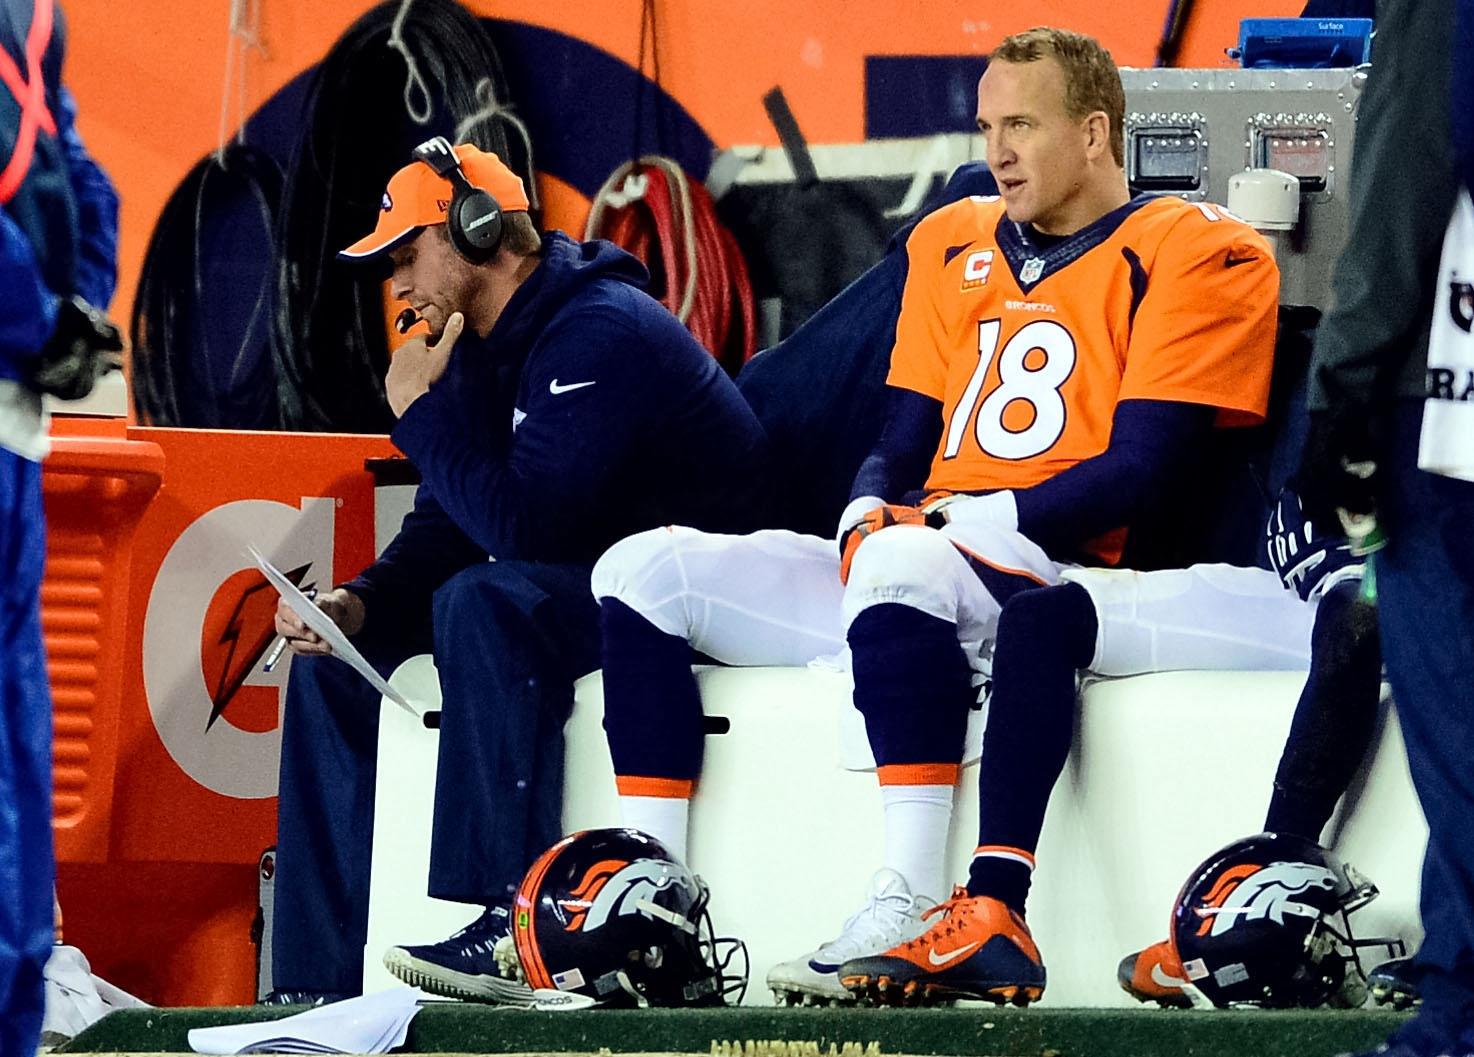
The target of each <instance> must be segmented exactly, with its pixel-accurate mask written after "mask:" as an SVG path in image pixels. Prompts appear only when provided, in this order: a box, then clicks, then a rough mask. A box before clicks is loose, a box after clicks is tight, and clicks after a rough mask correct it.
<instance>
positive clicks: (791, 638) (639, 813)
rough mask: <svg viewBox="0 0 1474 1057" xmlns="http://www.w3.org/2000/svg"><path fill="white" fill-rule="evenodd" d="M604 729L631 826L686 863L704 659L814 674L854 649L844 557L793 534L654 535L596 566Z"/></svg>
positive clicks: (633, 540)
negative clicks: (823, 659) (809, 667)
mask: <svg viewBox="0 0 1474 1057" xmlns="http://www.w3.org/2000/svg"><path fill="white" fill-rule="evenodd" d="M593 590H594V594H595V596H596V597H597V598H598V599H599V604H600V610H601V614H600V617H601V626H602V633H603V666H604V671H603V680H604V728H605V730H606V731H607V732H608V735H609V749H610V754H611V755H612V757H613V760H614V771H615V775H616V776H617V777H616V781H617V783H618V787H619V793H620V804H621V809H622V811H623V814H624V820H625V822H626V824H628V825H630V826H633V827H635V828H636V829H640V830H643V831H645V832H647V833H649V834H651V835H652V836H654V837H655V838H656V839H657V840H659V841H660V842H661V843H663V844H664V845H665V846H666V847H667V848H668V849H669V850H670V851H671V852H672V853H673V854H674V855H675V856H676V857H677V858H679V859H684V858H685V856H686V837H687V817H688V814H689V803H690V797H691V793H692V790H693V789H694V787H695V783H696V779H697V777H698V776H699V775H700V772H701V756H702V750H703V743H704V737H703V735H702V711H701V697H700V694H699V692H698V690H697V687H696V679H695V676H694V675H693V674H692V672H691V664H692V661H693V658H694V656H695V654H696V653H697V652H698V651H699V652H700V653H701V654H704V655H706V656H708V657H711V658H714V659H716V660H719V661H722V662H723V663H727V664H733V665H752V664H786V665H802V664H806V663H807V662H808V661H810V660H813V659H814V658H815V657H819V656H823V655H826V654H833V653H838V652H839V651H840V650H841V649H842V648H843V647H844V631H843V627H842V626H841V622H840V597H841V585H840V582H839V555H838V552H837V550H836V549H835V546H834V544H833V542H832V541H830V540H823V539H819V538H818V537H814V536H802V535H798V534H796V533H792V532H781V531H768V532H757V533H752V534H750V535H746V536H730V535H719V534H715V533H704V532H697V531H696V530H694V529H687V528H680V527H675V528H662V529H653V530H651V531H649V532H642V533H640V534H638V535H635V536H631V537H630V538H628V539H626V540H622V541H621V542H619V543H617V544H615V545H614V546H613V547H611V548H610V549H609V551H608V552H607V553H606V554H605V555H604V556H603V557H602V558H600V559H599V563H598V565H596V566H595V567H594V574H593Z"/></svg>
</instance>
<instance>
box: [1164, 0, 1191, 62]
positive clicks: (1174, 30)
mask: <svg viewBox="0 0 1474 1057" xmlns="http://www.w3.org/2000/svg"><path fill="white" fill-rule="evenodd" d="M1192 11H1193V0H1168V4H1167V22H1166V24H1165V25H1164V26H1163V27H1162V39H1161V40H1160V41H1158V42H1157V62H1156V64H1157V65H1158V66H1171V65H1172V64H1173V63H1174V62H1176V61H1177V52H1178V51H1179V50H1180V49H1181V48H1182V38H1183V36H1184V35H1185V34H1186V33H1187V23H1188V20H1189V19H1191V18H1192Z"/></svg>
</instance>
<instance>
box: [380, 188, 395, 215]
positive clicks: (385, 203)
mask: <svg viewBox="0 0 1474 1057" xmlns="http://www.w3.org/2000/svg"><path fill="white" fill-rule="evenodd" d="M393 208H394V199H392V198H390V197H389V192H388V191H385V192H384V197H383V198H381V199H379V209H380V210H382V211H383V212H385V213H387V212H389V210H391V209H393Z"/></svg>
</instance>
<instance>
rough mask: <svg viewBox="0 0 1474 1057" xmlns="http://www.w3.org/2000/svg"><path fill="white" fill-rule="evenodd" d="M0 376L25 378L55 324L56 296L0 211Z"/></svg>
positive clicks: (21, 235) (15, 228)
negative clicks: (48, 287)
mask: <svg viewBox="0 0 1474 1057" xmlns="http://www.w3.org/2000/svg"><path fill="white" fill-rule="evenodd" d="M0 290H4V291H5V293H4V296H0V379H5V380H11V381H14V380H17V379H20V378H22V377H25V375H26V373H27V369H28V368H29V367H30V366H31V365H32V364H34V362H35V359H36V357H37V355H38V354H39V353H40V351H41V347H42V346H43V345H45V344H46V340H47V339H48V338H49V337H50V336H51V332H52V330H54V329H55V327H56V304H57V301H56V295H55V294H53V293H52V292H51V291H50V290H48V289H47V288H46V284H45V283H44V282H43V281H42V280H41V270H40V268H39V267H38V266H37V264H36V255H35V254H34V253H33V252H32V251H31V244H30V242H29V241H28V240H27V238H26V236H25V234H24V233H23V232H22V231H21V229H20V227H19V226H18V225H17V224H16V223H15V222H14V221H13V220H11V219H10V217H9V216H8V215H6V214H5V213H4V212H3V211H0Z"/></svg>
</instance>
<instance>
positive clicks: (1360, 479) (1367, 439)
mask: <svg viewBox="0 0 1474 1057" xmlns="http://www.w3.org/2000/svg"><path fill="white" fill-rule="evenodd" d="M1369 419H1370V415H1351V414H1333V413H1332V412H1328V411H1312V412H1311V413H1310V430H1309V432H1308V434H1307V435H1306V438H1305V450H1304V452H1303V453H1302V454H1301V456H1300V468H1299V470H1298V471H1297V472H1296V473H1295V475H1294V478H1293V480H1295V482H1296V488H1297V490H1298V491H1299V493H1300V502H1301V503H1302V504H1303V506H1304V509H1305V515H1306V517H1307V518H1309V519H1310V520H1311V521H1314V522H1315V523H1316V524H1318V525H1320V526H1321V529H1322V531H1332V532H1334V531H1335V529H1336V528H1337V527H1338V526H1339V525H1340V521H1339V519H1338V516H1337V513H1336V512H1337V511H1338V510H1344V511H1346V513H1348V514H1350V515H1353V516H1358V515H1359V516H1363V517H1365V516H1367V515H1371V514H1373V513H1375V511H1376V507H1377V491H1378V486H1379V484H1380V482H1379V481H1378V480H1377V472H1376V471H1377V464H1376V461H1375V458H1376V451H1377V445H1376V442H1375V439H1374V438H1373V436H1372V430H1371V425H1370V421H1369Z"/></svg>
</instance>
